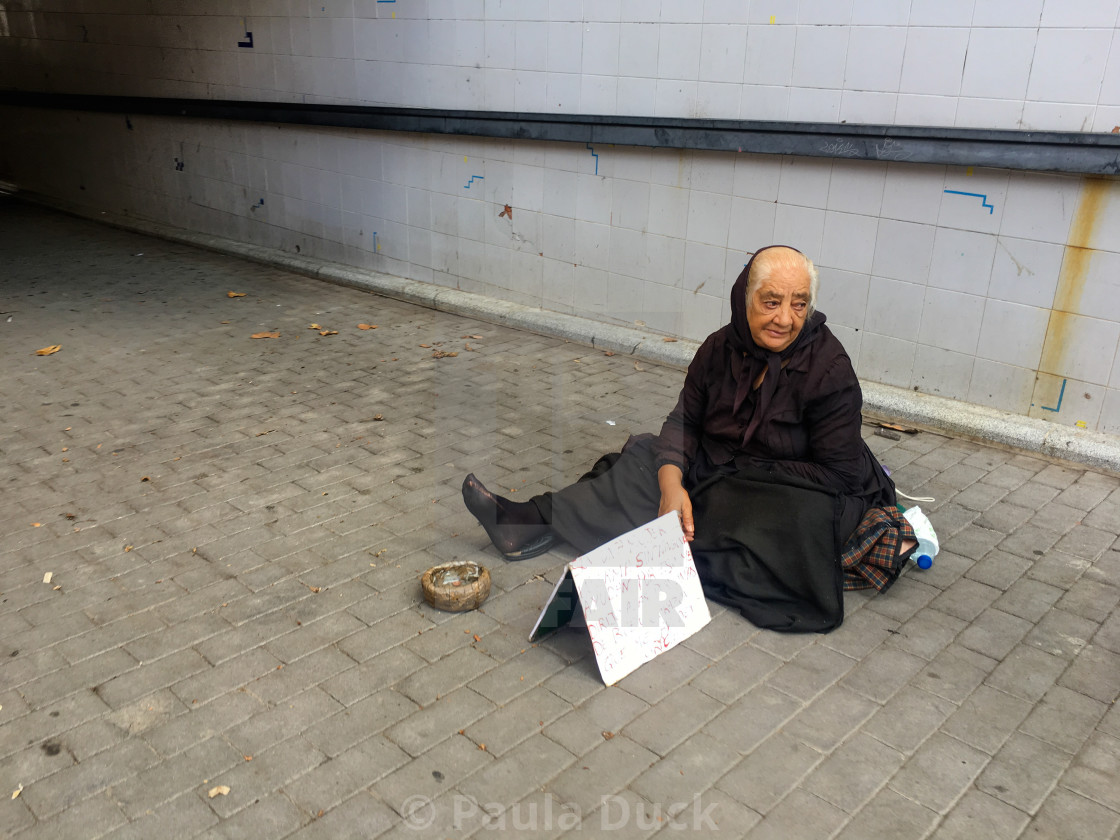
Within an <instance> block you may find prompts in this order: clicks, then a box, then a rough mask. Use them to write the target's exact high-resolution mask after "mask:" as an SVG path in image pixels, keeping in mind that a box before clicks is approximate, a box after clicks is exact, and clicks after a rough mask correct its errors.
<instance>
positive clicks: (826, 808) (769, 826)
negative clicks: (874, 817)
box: [747, 790, 847, 840]
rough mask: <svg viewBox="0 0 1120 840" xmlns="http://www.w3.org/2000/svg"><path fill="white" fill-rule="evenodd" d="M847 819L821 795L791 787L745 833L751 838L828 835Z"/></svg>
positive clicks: (773, 839) (779, 839)
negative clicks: (770, 809)
mask: <svg viewBox="0 0 1120 840" xmlns="http://www.w3.org/2000/svg"><path fill="white" fill-rule="evenodd" d="M846 822H847V814H845V813H844V812H843V811H841V810H840V809H839V808H837V807H836V806H835V805H830V804H829V803H827V802H825V801H824V800H823V799H820V798H818V797H816V796H813V795H812V794H811V793H806V792H805V791H802V790H795V791H793V793H791V794H790V795H789V796H787V797H786V798H785V799H783V800H782V801H781V802H780V803H779V804H778V805H777V806H776V807H775V808H774V809H773V810H772V811H770V813H768V814H766V815H765V816H764V817H763V819H762V821H761V822H759V823H758V824H757V825H755V827H754V828H753V829H752V830H751V831H750V833H749V834H748V835H747V836H748V837H749V838H750V839H751V840H786V838H790V837H830V836H832V835H833V834H834V833H836V831H837V830H839V829H840V828H841V827H842V826H843V825H844V824H845V823H846Z"/></svg>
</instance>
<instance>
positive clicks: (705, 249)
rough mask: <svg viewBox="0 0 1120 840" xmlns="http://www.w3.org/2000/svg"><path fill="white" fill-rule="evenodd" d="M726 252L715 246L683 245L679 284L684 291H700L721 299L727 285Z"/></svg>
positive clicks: (691, 243) (694, 243) (689, 243)
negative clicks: (682, 263) (682, 265)
mask: <svg viewBox="0 0 1120 840" xmlns="http://www.w3.org/2000/svg"><path fill="white" fill-rule="evenodd" d="M726 261H727V252H726V250H725V249H723V248H720V247H717V246H715V245H700V244H698V243H696V242H688V243H685V246H684V270H683V273H682V275H681V277H680V279H679V283H680V284H681V285H682V286H683V288H684V289H685V291H687V292H693V291H696V290H697V289H702V290H703V292H704V293H705V294H710V295H713V296H715V297H719V298H723V297H724V296H725V294H724V293H725V291H726V290H727V289H729V288H730V287H729V286H728V285H727V271H726V267H727V266H726Z"/></svg>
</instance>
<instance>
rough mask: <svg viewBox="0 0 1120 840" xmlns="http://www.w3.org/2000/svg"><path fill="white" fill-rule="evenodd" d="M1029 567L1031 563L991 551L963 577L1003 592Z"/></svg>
mask: <svg viewBox="0 0 1120 840" xmlns="http://www.w3.org/2000/svg"><path fill="white" fill-rule="evenodd" d="M1030 567H1031V561H1029V560H1027V559H1026V558H1025V557H1019V556H1017V555H1015V554H1010V553H1008V552H1005V551H1001V550H999V549H993V550H992V551H989V552H988V553H987V554H985V555H984V556H983V557H982V558H980V560H978V561H977V562H976V563H975V564H974V565H973V566H972V567H971V568H970V569H969V570H968V571H967V572H965V576H966V577H967V578H969V579H970V580H974V581H977V582H978V583H983V584H986V585H988V586H991V587H993V588H995V589H1000V590H1002V591H1004V592H1006V591H1007V589H1008V588H1009V587H1010V586H1011V585H1012V584H1014V583H1015V581H1017V580H1018V579H1019V578H1021V577H1022V576H1023V573H1024V572H1026V571H1027V569H1029V568H1030Z"/></svg>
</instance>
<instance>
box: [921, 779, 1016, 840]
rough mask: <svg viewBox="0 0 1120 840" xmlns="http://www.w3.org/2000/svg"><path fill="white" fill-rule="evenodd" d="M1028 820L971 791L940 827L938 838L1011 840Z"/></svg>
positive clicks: (1008, 806) (1014, 810)
mask: <svg viewBox="0 0 1120 840" xmlns="http://www.w3.org/2000/svg"><path fill="white" fill-rule="evenodd" d="M1028 819H1030V818H1029V817H1028V816H1027V815H1026V814H1024V813H1023V812H1022V811H1020V810H1018V809H1017V808H1013V807H1011V806H1010V805H1006V804H1004V803H1003V802H1000V801H999V800H998V799H995V798H993V797H991V796H988V795H987V794H985V793H981V792H979V791H976V790H970V791H969V792H968V793H966V794H965V795H964V796H963V797H961V800H960V801H959V802H958V803H957V805H956V807H954V808H953V810H952V812H950V814H949V815H948V816H947V817H946V818H945V819H944V820H943V821H942V823H941V824H940V825H939V826H938V827H937V834H936V836H937V837H938V838H946V840H949V838H952V840H965V838H974V837H985V838H991V839H992V840H1012V838H1015V837H1018V836H1019V833H1020V832H1021V831H1022V830H1023V827H1024V826H1025V825H1026V824H1027V820H1028Z"/></svg>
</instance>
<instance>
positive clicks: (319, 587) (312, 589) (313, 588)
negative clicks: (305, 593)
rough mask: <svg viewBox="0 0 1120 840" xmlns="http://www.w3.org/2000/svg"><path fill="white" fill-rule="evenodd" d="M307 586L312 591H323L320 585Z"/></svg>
mask: <svg viewBox="0 0 1120 840" xmlns="http://www.w3.org/2000/svg"><path fill="white" fill-rule="evenodd" d="M307 588H308V589H310V590H311V591H312V592H322V591H323V587H321V586H308V587H307Z"/></svg>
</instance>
